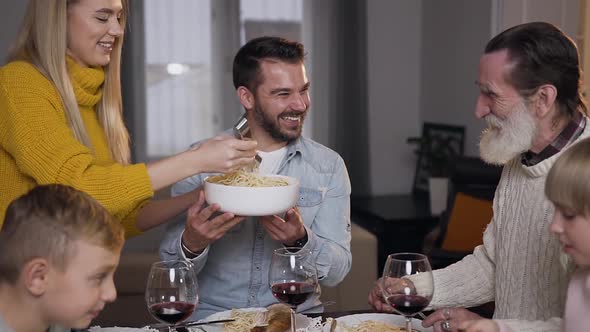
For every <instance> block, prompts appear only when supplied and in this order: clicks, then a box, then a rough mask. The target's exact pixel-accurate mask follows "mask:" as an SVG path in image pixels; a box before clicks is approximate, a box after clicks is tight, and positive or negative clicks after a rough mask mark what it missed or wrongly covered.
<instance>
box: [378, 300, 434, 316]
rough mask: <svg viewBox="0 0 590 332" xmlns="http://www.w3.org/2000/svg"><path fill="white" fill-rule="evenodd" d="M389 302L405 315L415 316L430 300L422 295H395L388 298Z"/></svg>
mask: <svg viewBox="0 0 590 332" xmlns="http://www.w3.org/2000/svg"><path fill="white" fill-rule="evenodd" d="M387 302H388V303H389V304H391V306H392V307H393V308H395V310H397V311H399V312H401V313H402V314H403V315H405V316H413V315H415V314H417V313H419V312H420V311H422V310H424V309H425V308H426V307H427V306H428V303H430V300H429V299H428V298H426V297H424V296H420V295H393V296H390V297H388V298H387Z"/></svg>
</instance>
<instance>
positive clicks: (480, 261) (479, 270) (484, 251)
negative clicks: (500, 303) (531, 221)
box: [430, 220, 495, 309]
mask: <svg viewBox="0 0 590 332" xmlns="http://www.w3.org/2000/svg"><path fill="white" fill-rule="evenodd" d="M494 232H495V223H494V221H493V220H492V222H491V223H490V224H488V226H487V228H486V230H485V232H484V236H483V244H482V245H480V246H478V247H476V248H475V250H474V251H473V253H472V254H470V255H468V256H466V257H465V258H463V260H461V261H459V262H457V263H455V264H452V265H450V266H448V267H446V268H444V269H440V270H436V271H434V283H435V287H434V296H433V299H432V302H431V304H430V305H431V307H432V308H433V309H438V308H442V307H472V306H476V305H480V304H483V303H486V302H489V301H492V300H494V295H495V293H494V287H495V285H494V280H495V262H494V245H495V234H494Z"/></svg>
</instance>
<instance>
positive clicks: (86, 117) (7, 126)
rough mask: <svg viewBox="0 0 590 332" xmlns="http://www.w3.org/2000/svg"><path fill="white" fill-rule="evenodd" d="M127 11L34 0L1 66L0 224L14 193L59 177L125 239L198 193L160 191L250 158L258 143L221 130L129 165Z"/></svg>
mask: <svg viewBox="0 0 590 332" xmlns="http://www.w3.org/2000/svg"><path fill="white" fill-rule="evenodd" d="M127 9H128V5H127V1H126V0H31V1H29V4H28V8H27V13H26V16H25V18H24V22H23V25H22V28H21V30H20V32H19V35H18V37H17V40H16V43H15V45H14V49H13V52H12V54H11V55H10V57H9V63H8V64H6V65H5V66H4V67H2V68H0V223H1V222H2V220H4V214H5V212H6V208H7V206H8V204H9V203H10V202H11V201H12V200H13V199H15V198H16V197H18V196H20V195H21V194H24V193H25V192H27V191H28V190H29V189H31V188H32V187H34V186H36V185H39V184H47V183H62V184H67V185H71V186H72V187H75V188H77V189H79V190H82V191H85V192H87V193H88V194H90V195H91V196H93V197H94V198H95V199H97V200H98V201H99V202H100V203H101V204H103V205H104V206H105V207H106V208H107V209H108V210H109V211H110V212H111V213H113V214H114V215H115V216H116V217H117V218H118V219H119V220H121V222H122V223H123V225H124V227H125V230H126V236H127V237H129V236H132V235H134V234H137V233H139V232H141V231H143V230H146V229H149V228H151V227H154V226H156V225H158V224H161V223H162V222H164V221H166V220H167V219H168V218H170V217H173V216H174V215H176V214H178V213H180V212H182V211H183V210H185V209H186V208H187V207H188V206H190V205H191V203H193V202H194V201H196V199H197V193H196V192H190V193H187V194H186V195H183V196H179V197H175V198H174V199H169V200H162V201H153V200H151V198H152V196H153V193H154V191H156V190H158V189H161V188H164V187H166V186H168V185H170V184H173V183H175V182H177V181H179V180H181V179H184V178H186V177H188V176H191V175H193V174H196V173H201V172H227V171H231V170H235V169H237V168H239V167H242V166H244V165H246V164H247V163H250V162H252V160H253V158H254V155H255V153H256V151H255V148H256V142H253V141H240V140H236V139H234V138H230V137H221V136H220V137H216V138H214V139H211V140H209V141H207V142H205V143H203V144H202V145H200V146H199V147H196V148H195V149H192V150H189V151H186V152H183V153H180V154H177V155H174V156H172V157H169V158H166V159H163V160H160V161H157V162H154V163H150V164H131V163H130V156H129V155H130V151H129V137H128V133H127V129H126V128H125V125H124V123H123V119H122V111H121V104H122V103H121V85H120V62H121V61H120V58H121V45H122V43H123V32H124V26H125V19H126V16H127ZM232 220H233V219H229V220H227V222H231V221H232Z"/></svg>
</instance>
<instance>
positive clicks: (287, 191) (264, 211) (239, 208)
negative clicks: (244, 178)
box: [205, 175, 299, 216]
mask: <svg viewBox="0 0 590 332" xmlns="http://www.w3.org/2000/svg"><path fill="white" fill-rule="evenodd" d="M264 176H268V177H277V178H281V179H285V180H286V181H287V182H288V183H289V185H287V186H280V187H237V186H228V185H224V184H218V183H211V182H209V181H207V179H208V178H206V179H205V199H206V200H207V203H209V204H214V203H217V204H219V206H220V207H221V211H223V212H231V213H233V214H235V215H237V216H268V215H272V214H280V213H283V212H285V211H287V210H289V209H290V208H292V207H294V206H295V205H297V196H298V193H299V181H298V180H297V179H295V178H293V177H290V176H284V175H264Z"/></svg>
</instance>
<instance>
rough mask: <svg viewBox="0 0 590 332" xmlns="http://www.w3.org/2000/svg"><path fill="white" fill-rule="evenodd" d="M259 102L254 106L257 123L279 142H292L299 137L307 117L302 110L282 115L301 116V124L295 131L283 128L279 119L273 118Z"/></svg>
mask: <svg viewBox="0 0 590 332" xmlns="http://www.w3.org/2000/svg"><path fill="white" fill-rule="evenodd" d="M258 105H260V103H259V102H257V103H256V106H254V120H255V121H256V123H257V124H258V125H259V126H260V127H262V129H264V131H266V132H267V133H268V134H269V135H270V136H271V137H272V138H274V139H276V140H277V141H279V142H287V143H289V142H291V141H294V140H296V139H298V138H299V137H300V136H301V131H302V129H303V120H304V119H305V114H304V113H301V112H284V113H283V114H281V116H289V115H293V116H299V117H300V120H299V126H298V127H297V129H296V130H295V131H293V130H289V131H286V130H281V127H280V125H279V120H278V119H276V120H275V119H273V118H271V117H270V116H268V114H266V113H265V112H264V109H263V108H262V107H260V106H258Z"/></svg>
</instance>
